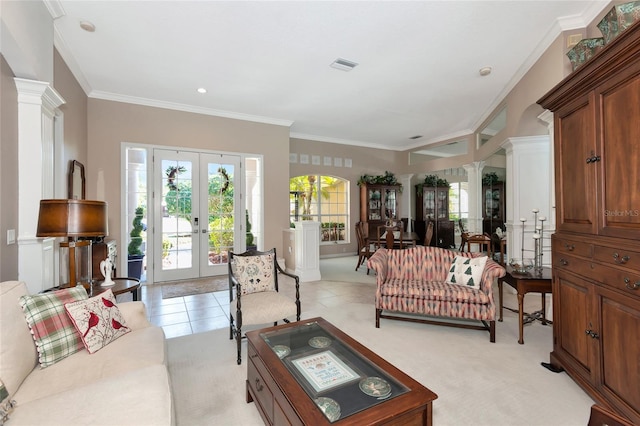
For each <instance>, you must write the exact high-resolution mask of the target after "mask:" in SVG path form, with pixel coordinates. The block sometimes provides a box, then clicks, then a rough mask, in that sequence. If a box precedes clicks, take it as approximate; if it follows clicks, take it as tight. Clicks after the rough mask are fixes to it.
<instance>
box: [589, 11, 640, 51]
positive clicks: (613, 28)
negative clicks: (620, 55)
mask: <svg viewBox="0 0 640 426" xmlns="http://www.w3.org/2000/svg"><path fill="white" fill-rule="evenodd" d="M638 20H640V1H631V2H628V3H624V4H619V5H616V6H613V7H612V8H611V10H610V11H609V12H608V13H607V14H606V15H605V16H604V18H602V20H601V21H600V22H599V23H598V28H600V31H601V32H602V35H603V38H604V44H608V43H609V42H611V40H613V39H614V38H616V37H618V35H620V33H622V32H623V31H624V30H626V29H627V28H629V27H630V26H631V25H633V23H634V22H636V21H638Z"/></svg>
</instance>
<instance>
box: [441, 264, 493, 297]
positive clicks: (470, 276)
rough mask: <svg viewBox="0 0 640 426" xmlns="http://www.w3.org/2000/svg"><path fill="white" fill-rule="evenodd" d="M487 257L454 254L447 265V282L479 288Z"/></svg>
mask: <svg viewBox="0 0 640 426" xmlns="http://www.w3.org/2000/svg"><path fill="white" fill-rule="evenodd" d="M487 259H488V258H487V256H481V257H473V258H471V257H463V256H456V257H455V258H454V259H453V262H451V266H450V267H449V274H448V275H447V281H446V282H447V284H457V285H466V286H469V287H473V288H476V289H479V288H480V280H481V279H482V272H483V271H484V266H485V265H486V264H487Z"/></svg>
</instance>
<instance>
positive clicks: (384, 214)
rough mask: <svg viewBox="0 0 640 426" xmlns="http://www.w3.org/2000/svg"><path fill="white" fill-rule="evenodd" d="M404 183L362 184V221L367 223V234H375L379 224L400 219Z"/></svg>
mask: <svg viewBox="0 0 640 426" xmlns="http://www.w3.org/2000/svg"><path fill="white" fill-rule="evenodd" d="M401 188H402V185H400V184H398V185H378V184H368V183H366V184H361V185H360V221H361V222H364V223H366V224H367V225H366V226H365V229H366V230H367V232H368V233H367V236H375V235H376V232H377V229H378V226H380V225H384V224H386V223H387V221H388V220H391V219H398V204H399V200H400V192H401Z"/></svg>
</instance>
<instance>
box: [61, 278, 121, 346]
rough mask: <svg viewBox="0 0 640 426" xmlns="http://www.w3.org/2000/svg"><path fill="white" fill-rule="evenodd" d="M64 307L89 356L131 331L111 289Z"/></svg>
mask: <svg viewBox="0 0 640 426" xmlns="http://www.w3.org/2000/svg"><path fill="white" fill-rule="evenodd" d="M64 307H65V309H66V310H67V312H68V314H69V317H70V318H71V320H72V321H73V323H74V324H75V326H76V329H77V330H78V332H80V335H81V336H82V341H83V342H84V346H85V347H86V348H87V350H88V351H89V353H90V354H92V353H95V352H97V351H99V350H100V349H102V348H104V347H105V346H107V345H108V344H109V343H111V342H113V341H114V340H116V339H117V338H118V337H121V336H124V335H125V334H127V333H128V332H130V331H131V329H130V328H129V327H127V325H126V324H125V322H124V317H123V316H122V314H121V313H120V309H118V306H117V305H116V298H115V296H114V295H113V292H112V291H111V289H109V290H107V291H105V292H104V293H100V294H99V295H97V296H94V297H92V298H91V299H87V300H82V301H80V302H73V303H67V304H66V305H65V306H64Z"/></svg>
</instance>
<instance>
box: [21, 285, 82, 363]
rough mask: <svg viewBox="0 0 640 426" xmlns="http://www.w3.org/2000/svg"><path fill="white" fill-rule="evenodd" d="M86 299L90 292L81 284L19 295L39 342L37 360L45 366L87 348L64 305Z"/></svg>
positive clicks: (28, 321)
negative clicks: (47, 291)
mask: <svg viewBox="0 0 640 426" xmlns="http://www.w3.org/2000/svg"><path fill="white" fill-rule="evenodd" d="M87 298H88V296H87V292H86V290H85V289H84V287H82V286H76V287H70V288H65V289H62V290H57V291H52V292H49V293H42V294H35V295H28V296H21V297H20V301H19V302H20V306H21V307H22V310H23V311H24V316H25V318H26V320H27V324H28V325H29V329H31V335H32V336H33V340H34V341H35V342H36V349H37V350H38V361H39V362H40V366H41V367H42V368H44V367H48V366H50V365H53V364H55V363H56V362H58V361H60V360H61V359H63V358H66V357H68V356H69V355H71V354H74V353H76V352H78V351H79V350H81V349H84V344H83V343H82V339H81V338H80V334H79V333H78V331H77V330H76V328H75V327H74V325H73V323H72V322H71V319H70V318H69V315H67V311H66V310H65V309H64V305H65V303H70V302H75V301H78V300H86V299H87Z"/></svg>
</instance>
